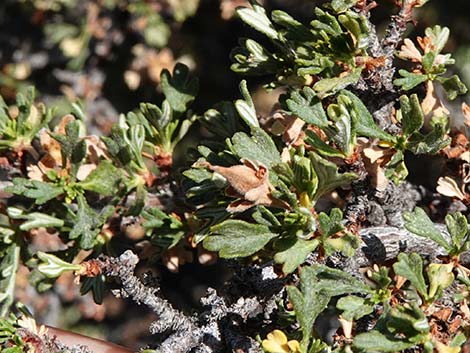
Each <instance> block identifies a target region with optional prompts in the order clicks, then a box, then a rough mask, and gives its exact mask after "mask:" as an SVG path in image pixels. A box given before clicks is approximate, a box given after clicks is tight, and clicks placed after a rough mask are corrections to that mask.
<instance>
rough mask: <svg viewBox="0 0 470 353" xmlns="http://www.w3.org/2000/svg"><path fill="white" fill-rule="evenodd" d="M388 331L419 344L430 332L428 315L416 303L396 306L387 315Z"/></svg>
mask: <svg viewBox="0 0 470 353" xmlns="http://www.w3.org/2000/svg"><path fill="white" fill-rule="evenodd" d="M386 316H387V318H386V320H384V321H385V325H386V328H387V330H388V331H389V332H390V333H392V334H395V335H401V336H402V337H403V336H404V337H406V338H407V340H409V341H413V342H415V343H419V342H421V341H422V339H423V338H424V337H423V336H424V335H423V334H426V333H428V332H429V330H430V326H429V322H428V320H427V318H426V315H425V314H424V312H423V311H422V310H421V308H420V307H419V305H418V304H417V303H416V302H410V303H405V304H403V305H395V306H394V307H392V308H391V310H390V311H389V312H388V313H387V314H386Z"/></svg>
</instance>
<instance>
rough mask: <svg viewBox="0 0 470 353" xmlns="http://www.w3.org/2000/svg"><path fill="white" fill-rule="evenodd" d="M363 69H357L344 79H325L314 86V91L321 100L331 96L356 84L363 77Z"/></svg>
mask: <svg viewBox="0 0 470 353" xmlns="http://www.w3.org/2000/svg"><path fill="white" fill-rule="evenodd" d="M361 72H362V69H361V68H355V69H354V70H353V71H352V72H350V73H349V74H348V75H345V76H343V77H334V78H324V79H323V80H320V81H318V82H317V83H315V85H314V86H313V90H314V91H315V92H316V93H317V94H318V96H319V97H320V98H324V97H327V96H330V95H332V94H334V93H336V92H338V91H340V90H342V89H343V88H346V87H347V86H349V85H352V84H354V83H356V82H357V81H358V80H359V77H361Z"/></svg>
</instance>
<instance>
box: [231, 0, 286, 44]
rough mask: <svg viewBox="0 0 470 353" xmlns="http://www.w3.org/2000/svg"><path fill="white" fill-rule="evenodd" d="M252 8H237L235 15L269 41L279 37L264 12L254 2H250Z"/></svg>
mask: <svg viewBox="0 0 470 353" xmlns="http://www.w3.org/2000/svg"><path fill="white" fill-rule="evenodd" d="M251 6H252V8H251V9H250V8H247V7H243V8H239V9H237V14H238V16H240V18H241V19H242V20H243V22H245V23H246V24H247V25H249V26H251V27H253V28H254V29H256V30H257V31H259V32H261V33H263V34H265V35H266V36H267V37H268V38H270V39H278V38H279V35H278V33H277V31H276V29H275V28H274V26H273V24H272V22H271V20H270V19H269V18H268V16H266V11H265V10H264V8H263V7H262V6H260V5H258V4H257V3H256V2H255V1H252V2H251Z"/></svg>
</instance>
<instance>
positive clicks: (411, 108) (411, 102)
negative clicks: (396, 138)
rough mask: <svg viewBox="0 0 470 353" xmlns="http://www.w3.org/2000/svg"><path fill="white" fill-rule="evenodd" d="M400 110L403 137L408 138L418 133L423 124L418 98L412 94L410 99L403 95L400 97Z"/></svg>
mask: <svg viewBox="0 0 470 353" xmlns="http://www.w3.org/2000/svg"><path fill="white" fill-rule="evenodd" d="M400 109H401V114H402V121H401V122H402V125H403V127H402V129H403V135H404V136H410V135H411V134H412V133H414V132H416V131H419V129H421V127H422V126H423V124H424V114H423V110H422V109H421V105H420V103H419V99H418V96H417V95H416V94H412V95H411V96H410V98H408V97H407V96H405V95H403V96H401V97H400Z"/></svg>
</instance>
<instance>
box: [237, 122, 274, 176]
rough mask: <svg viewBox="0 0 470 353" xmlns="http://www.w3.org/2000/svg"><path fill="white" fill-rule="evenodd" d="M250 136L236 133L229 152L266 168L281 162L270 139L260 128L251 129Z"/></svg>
mask: <svg viewBox="0 0 470 353" xmlns="http://www.w3.org/2000/svg"><path fill="white" fill-rule="evenodd" d="M251 134H252V136H251V137H250V136H248V135H247V134H246V133H244V132H237V133H236V134H235V135H233V137H232V145H231V146H230V148H231V150H232V151H233V152H234V153H235V154H236V155H237V156H238V157H239V158H240V159H242V158H245V159H248V160H250V161H258V162H261V163H263V164H264V165H266V166H267V167H268V168H269V167H271V166H272V165H274V164H277V163H280V162H281V156H280V154H279V151H278V150H277V148H276V145H275V144H274V142H273V140H272V139H271V137H270V136H269V135H268V134H267V133H266V132H265V131H264V130H263V129H261V128H253V129H252V130H251Z"/></svg>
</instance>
